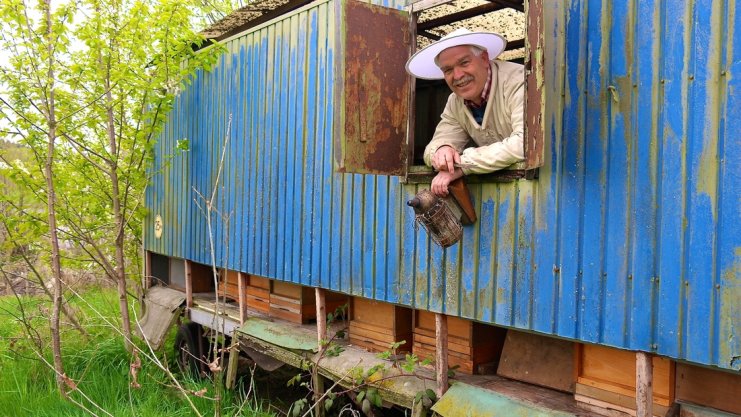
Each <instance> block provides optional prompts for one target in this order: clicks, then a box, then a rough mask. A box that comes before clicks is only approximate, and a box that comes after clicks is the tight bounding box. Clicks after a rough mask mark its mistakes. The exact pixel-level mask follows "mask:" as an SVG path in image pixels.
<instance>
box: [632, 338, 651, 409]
mask: <svg viewBox="0 0 741 417" xmlns="http://www.w3.org/2000/svg"><path fill="white" fill-rule="evenodd" d="M653 397H654V396H653V363H652V361H651V355H649V354H648V353H646V352H636V417H651V416H652V415H653Z"/></svg>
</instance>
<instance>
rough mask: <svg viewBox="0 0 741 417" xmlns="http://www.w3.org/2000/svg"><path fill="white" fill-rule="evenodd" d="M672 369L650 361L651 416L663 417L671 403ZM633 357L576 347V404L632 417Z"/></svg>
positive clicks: (669, 364) (665, 361)
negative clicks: (651, 365)
mask: <svg viewBox="0 0 741 417" xmlns="http://www.w3.org/2000/svg"><path fill="white" fill-rule="evenodd" d="M674 375H675V365H674V362H672V361H671V360H669V359H666V358H661V357H658V356H655V357H653V403H654V404H653V414H654V415H657V416H663V415H665V414H666V412H667V411H668V409H669V407H670V406H671V404H672V403H673V402H674V384H675V382H674V379H675V377H674ZM635 392H636V354H635V352H630V351H625V350H619V349H613V348H609V347H605V346H597V345H585V344H579V345H578V347H577V352H576V387H575V392H574V394H575V395H574V398H576V400H577V401H580V402H584V403H587V404H591V405H597V406H601V407H605V408H613V409H617V410H621V411H623V412H626V413H628V414H633V415H635V409H636V397H635Z"/></svg>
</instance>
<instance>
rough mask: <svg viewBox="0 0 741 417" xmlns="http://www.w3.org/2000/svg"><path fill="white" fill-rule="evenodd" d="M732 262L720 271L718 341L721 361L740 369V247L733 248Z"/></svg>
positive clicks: (730, 366)
mask: <svg viewBox="0 0 741 417" xmlns="http://www.w3.org/2000/svg"><path fill="white" fill-rule="evenodd" d="M734 255H735V256H734V260H733V263H732V264H731V265H730V266H729V267H728V268H726V269H725V270H724V271H722V273H721V282H720V283H719V285H718V286H717V287H716V288H717V289H718V290H719V291H720V300H721V301H720V308H721V311H720V317H721V325H720V332H719V333H720V334H721V335H724V337H723V339H721V341H720V356H721V361H727V363H726V364H725V365H726V366H728V367H729V368H731V369H735V370H737V371H738V370H741V304H739V302H738V301H739V300H741V247H736V248H735V249H734Z"/></svg>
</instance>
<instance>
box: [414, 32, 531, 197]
mask: <svg viewBox="0 0 741 417" xmlns="http://www.w3.org/2000/svg"><path fill="white" fill-rule="evenodd" d="M505 45H506V41H505V40H504V39H503V38H502V37H501V36H499V35H497V34H496V33H489V32H471V31H469V30H467V29H457V30H455V31H453V32H451V33H450V34H448V35H447V36H445V37H443V38H442V39H440V40H439V41H437V42H435V43H433V44H431V45H429V46H427V47H425V48H424V49H422V50H420V51H418V52H417V53H416V54H414V55H413V56H412V57H411V58H409V61H407V66H406V67H407V71H408V72H409V73H410V74H412V75H414V76H415V77H418V78H424V79H441V78H444V79H445V82H446V83H447V84H448V87H450V89H451V90H452V91H453V94H451V95H450V97H448V102H447V104H446V105H445V110H444V111H443V114H442V115H441V120H440V123H439V124H438V125H437V128H436V129H435V134H434V135H433V137H432V140H431V141H430V143H429V144H428V145H427V147H426V148H425V153H424V160H425V163H426V164H427V165H429V166H431V167H432V168H433V169H435V170H436V171H437V172H438V173H437V175H436V176H435V178H434V179H433V180H432V187H431V191H432V192H433V193H434V194H436V195H438V196H442V197H444V196H447V195H448V184H450V182H451V181H453V180H456V179H458V178H460V177H462V176H463V175H468V174H483V173H487V172H492V171H496V170H500V169H503V168H506V167H508V166H510V165H512V164H514V163H515V162H519V161H522V160H523V159H524V158H525V151H524V146H523V126H524V96H525V73H524V69H523V66H522V65H519V64H515V63H511V62H506V61H498V60H495V59H491V60H490V57H494V58H496V56H497V55H499V54H500V53H502V51H503V50H504V47H505ZM471 140H473V142H474V143H475V145H476V146H474V147H468V148H466V145H467V144H468V143H469V141H471Z"/></svg>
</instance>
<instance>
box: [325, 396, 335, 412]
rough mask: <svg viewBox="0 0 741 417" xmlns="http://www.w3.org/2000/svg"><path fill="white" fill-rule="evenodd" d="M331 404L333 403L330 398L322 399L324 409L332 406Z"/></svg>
mask: <svg viewBox="0 0 741 417" xmlns="http://www.w3.org/2000/svg"><path fill="white" fill-rule="evenodd" d="M332 404H333V401H332V399H331V398H327V399H326V400H324V409H325V410H329V409H330V408H332Z"/></svg>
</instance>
